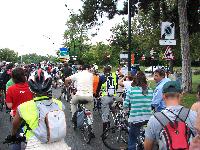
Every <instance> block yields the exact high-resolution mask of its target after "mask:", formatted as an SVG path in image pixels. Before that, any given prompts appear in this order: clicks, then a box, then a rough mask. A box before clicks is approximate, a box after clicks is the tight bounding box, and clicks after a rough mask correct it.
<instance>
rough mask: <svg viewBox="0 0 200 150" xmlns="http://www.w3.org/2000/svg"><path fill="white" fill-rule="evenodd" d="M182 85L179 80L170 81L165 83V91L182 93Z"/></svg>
mask: <svg viewBox="0 0 200 150" xmlns="http://www.w3.org/2000/svg"><path fill="white" fill-rule="evenodd" d="M181 92H182V89H181V85H180V83H179V82H177V81H168V82H166V83H165V84H164V85H163V93H181Z"/></svg>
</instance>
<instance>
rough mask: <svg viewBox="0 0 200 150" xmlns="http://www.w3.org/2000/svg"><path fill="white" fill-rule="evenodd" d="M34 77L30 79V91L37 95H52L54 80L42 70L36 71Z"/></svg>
mask: <svg viewBox="0 0 200 150" xmlns="http://www.w3.org/2000/svg"><path fill="white" fill-rule="evenodd" d="M32 75H33V76H32V77H30V78H29V79H30V80H29V82H28V83H29V86H30V90H31V91H32V92H33V93H36V94H37V95H41V96H42V95H47V96H50V95H51V94H52V89H51V84H52V78H51V76H49V75H48V74H47V73H46V72H45V71H43V70H42V69H38V70H36V71H35V72H34V73H33V74H32Z"/></svg>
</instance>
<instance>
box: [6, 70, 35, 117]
mask: <svg viewBox="0 0 200 150" xmlns="http://www.w3.org/2000/svg"><path fill="white" fill-rule="evenodd" d="M12 80H13V82H14V83H15V84H14V85H12V86H10V87H8V90H7V93H6V104H7V106H8V108H10V109H12V111H13V116H15V114H16V109H17V107H18V106H19V105H20V104H21V103H23V102H26V101H28V100H31V99H32V98H33V94H32V92H31V91H30V89H29V85H28V83H27V82H26V77H25V72H24V70H23V68H15V69H14V70H13V71H12Z"/></svg>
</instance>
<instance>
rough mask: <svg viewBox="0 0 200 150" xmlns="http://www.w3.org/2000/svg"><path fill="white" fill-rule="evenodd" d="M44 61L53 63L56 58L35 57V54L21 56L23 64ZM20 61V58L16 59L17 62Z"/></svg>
mask: <svg viewBox="0 0 200 150" xmlns="http://www.w3.org/2000/svg"><path fill="white" fill-rule="evenodd" d="M44 60H46V61H51V62H55V60H56V57H54V56H50V55H47V56H41V55H37V54H36V53H33V54H26V55H22V62H24V63H25V64H31V63H35V64H38V63H39V62H42V61H44ZM20 61H21V56H20V57H19V58H18V62H20Z"/></svg>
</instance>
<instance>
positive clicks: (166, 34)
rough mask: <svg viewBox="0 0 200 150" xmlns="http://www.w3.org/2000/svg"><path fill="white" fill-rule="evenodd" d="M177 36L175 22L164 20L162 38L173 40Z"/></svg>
mask: <svg viewBox="0 0 200 150" xmlns="http://www.w3.org/2000/svg"><path fill="white" fill-rule="evenodd" d="M174 38H175V24H174V23H171V22H162V24H161V39H165V40H171V39H174Z"/></svg>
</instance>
